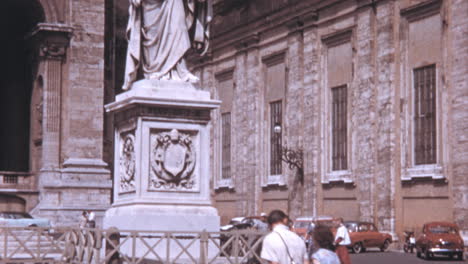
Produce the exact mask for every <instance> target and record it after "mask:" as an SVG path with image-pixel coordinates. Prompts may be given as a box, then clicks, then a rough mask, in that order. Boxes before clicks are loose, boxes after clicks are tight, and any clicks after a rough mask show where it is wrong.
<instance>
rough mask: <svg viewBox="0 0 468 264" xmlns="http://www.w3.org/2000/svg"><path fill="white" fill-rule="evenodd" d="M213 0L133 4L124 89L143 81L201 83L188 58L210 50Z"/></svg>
mask: <svg viewBox="0 0 468 264" xmlns="http://www.w3.org/2000/svg"><path fill="white" fill-rule="evenodd" d="M211 19H212V3H211V0H130V8H129V21H128V26H127V37H128V49H127V59H126V65H125V80H124V85H123V87H122V88H123V89H124V90H128V89H130V87H131V86H132V84H133V82H135V81H137V80H138V79H139V78H141V77H143V78H144V79H156V80H177V81H185V82H192V83H193V82H197V81H198V78H197V77H196V76H194V75H193V74H192V73H190V71H189V70H188V68H187V65H186V62H185V59H184V55H185V53H186V52H187V51H188V50H189V49H190V48H191V47H193V48H195V49H196V50H197V51H198V52H199V53H201V54H204V53H205V52H206V51H207V49H208V39H209V23H210V21H211Z"/></svg>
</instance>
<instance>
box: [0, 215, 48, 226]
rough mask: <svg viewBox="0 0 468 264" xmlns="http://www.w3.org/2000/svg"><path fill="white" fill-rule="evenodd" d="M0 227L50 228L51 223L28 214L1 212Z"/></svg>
mask: <svg viewBox="0 0 468 264" xmlns="http://www.w3.org/2000/svg"><path fill="white" fill-rule="evenodd" d="M0 226H11V227H45V228H48V227H50V221H49V219H45V218H33V217H32V216H31V215H30V214H28V213H22V212H0Z"/></svg>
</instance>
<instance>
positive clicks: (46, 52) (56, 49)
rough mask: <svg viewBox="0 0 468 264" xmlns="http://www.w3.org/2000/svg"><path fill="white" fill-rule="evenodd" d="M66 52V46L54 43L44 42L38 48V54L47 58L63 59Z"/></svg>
mask: <svg viewBox="0 0 468 264" xmlns="http://www.w3.org/2000/svg"><path fill="white" fill-rule="evenodd" d="M65 54H66V47H65V46H60V45H57V44H55V43H44V44H42V45H41V46H40V48H39V56H40V57H43V58H44V57H45V58H47V59H60V60H61V59H63V58H64V57H65Z"/></svg>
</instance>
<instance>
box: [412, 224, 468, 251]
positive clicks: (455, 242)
mask: <svg viewBox="0 0 468 264" xmlns="http://www.w3.org/2000/svg"><path fill="white" fill-rule="evenodd" d="M463 248H464V245H463V239H462V238H461V236H460V230H459V229H458V226H457V225H456V224H453V223H449V222H430V223H426V224H425V225H424V226H423V230H422V235H421V236H420V237H419V238H418V240H416V255H417V256H418V257H421V256H424V258H426V259H431V258H432V257H434V255H445V256H449V257H451V258H453V257H455V256H456V257H457V258H458V259H460V260H462V259H463Z"/></svg>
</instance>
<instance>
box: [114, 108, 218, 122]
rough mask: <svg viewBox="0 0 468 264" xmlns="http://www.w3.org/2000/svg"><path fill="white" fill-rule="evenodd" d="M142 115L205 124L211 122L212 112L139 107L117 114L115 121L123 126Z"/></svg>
mask: <svg viewBox="0 0 468 264" xmlns="http://www.w3.org/2000/svg"><path fill="white" fill-rule="evenodd" d="M142 115H144V116H150V117H157V118H180V119H191V120H196V121H205V122H207V121H208V120H210V111H209V110H205V109H185V108H168V107H152V106H145V105H138V106H135V107H133V108H131V109H128V110H127V111H121V112H117V113H116V114H115V115H114V120H115V123H116V124H121V123H125V122H126V121H127V120H130V119H134V118H137V117H139V116H142Z"/></svg>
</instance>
